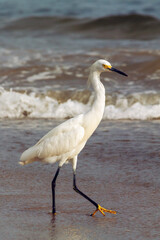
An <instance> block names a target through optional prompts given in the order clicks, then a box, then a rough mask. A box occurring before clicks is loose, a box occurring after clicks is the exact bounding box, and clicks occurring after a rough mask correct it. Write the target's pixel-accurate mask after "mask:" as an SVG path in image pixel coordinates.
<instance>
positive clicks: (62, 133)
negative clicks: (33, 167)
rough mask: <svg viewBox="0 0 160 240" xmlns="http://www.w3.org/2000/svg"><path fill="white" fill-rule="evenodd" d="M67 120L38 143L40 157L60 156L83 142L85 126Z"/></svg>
mask: <svg viewBox="0 0 160 240" xmlns="http://www.w3.org/2000/svg"><path fill="white" fill-rule="evenodd" d="M67 122H68V121H67ZM67 122H66V124H61V125H59V126H58V127H57V128H55V129H53V130H51V131H50V132H49V133H48V134H47V135H45V136H44V137H43V138H42V139H41V140H40V141H39V142H38V143H37V144H36V149H37V157H38V158H40V159H44V158H48V157H52V156H60V155H62V154H65V153H67V152H70V151H72V150H73V149H74V148H75V147H77V146H78V145H79V144H80V143H81V141H82V140H83V137H84V128H83V127H82V126H81V125H80V124H78V123H77V124H71V122H68V123H67Z"/></svg>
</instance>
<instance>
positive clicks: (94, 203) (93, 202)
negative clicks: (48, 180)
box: [73, 173, 98, 208]
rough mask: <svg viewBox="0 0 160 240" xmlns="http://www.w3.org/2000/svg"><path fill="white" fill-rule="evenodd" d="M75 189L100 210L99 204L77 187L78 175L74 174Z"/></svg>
mask: <svg viewBox="0 0 160 240" xmlns="http://www.w3.org/2000/svg"><path fill="white" fill-rule="evenodd" d="M73 189H74V190H75V191H76V192H77V193H79V194H80V195H81V196H82V197H84V198H86V199H87V200H88V201H90V202H91V203H92V204H93V205H94V206H95V207H96V208H98V204H97V203H96V202H95V201H93V200H92V199H91V198H89V197H88V196H87V195H85V194H84V193H83V192H81V191H80V190H79V189H78V188H77V186H76V174H75V173H74V174H73Z"/></svg>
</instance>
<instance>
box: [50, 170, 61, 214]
mask: <svg viewBox="0 0 160 240" xmlns="http://www.w3.org/2000/svg"><path fill="white" fill-rule="evenodd" d="M59 171H60V167H58V169H57V172H56V174H55V176H54V178H53V180H52V213H55V212H56V206H55V187H56V179H57V177H58V174H59Z"/></svg>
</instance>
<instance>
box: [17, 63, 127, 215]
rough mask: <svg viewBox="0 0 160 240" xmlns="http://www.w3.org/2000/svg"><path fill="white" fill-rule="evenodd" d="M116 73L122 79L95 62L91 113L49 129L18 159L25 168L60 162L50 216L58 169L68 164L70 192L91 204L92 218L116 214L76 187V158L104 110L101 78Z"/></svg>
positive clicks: (113, 69) (54, 179)
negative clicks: (69, 169)
mask: <svg viewBox="0 0 160 240" xmlns="http://www.w3.org/2000/svg"><path fill="white" fill-rule="evenodd" d="M107 71H115V72H117V73H120V74H122V75H124V76H127V74H125V73H124V72H121V71H119V70H117V69H115V68H113V67H112V66H111V64H110V63H109V62H108V61H106V60H103V59H100V60H98V61H96V62H95V63H94V64H93V65H92V66H91V68H90V73H89V78H88V80H89V82H90V83H91V85H92V87H93V89H94V93H95V98H94V102H93V105H92V107H91V109H90V110H89V111H88V112H86V113H84V114H80V115H78V116H76V117H74V118H71V119H69V120H67V121H65V122H63V123H62V124H60V125H59V126H57V127H55V128H54V129H52V130H51V131H50V132H48V133H47V134H46V135H45V136H44V137H42V138H41V139H40V140H39V141H38V142H37V143H36V144H35V145H34V146H32V147H30V148H29V149H27V150H26V151H24V152H23V153H22V155H21V158H20V162H19V163H20V164H21V165H25V164H28V163H32V162H34V161H39V162H47V163H55V162H59V166H58V169H57V171H56V174H55V176H54V178H53V180H52V213H53V214H54V213H55V212H56V208H55V186H56V179H57V176H58V174H59V171H60V168H61V167H62V166H63V164H64V163H67V162H71V163H72V167H73V189H74V190H75V191H76V192H77V193H79V194H80V195H81V196H83V197H84V198H86V199H87V200H88V201H90V202H91V203H92V204H93V205H94V206H95V207H96V210H95V211H94V213H93V214H91V215H92V216H94V215H95V213H96V212H97V211H100V212H101V213H102V214H103V215H104V216H105V214H104V212H109V213H113V214H116V212H115V211H112V210H108V209H105V208H103V207H101V206H100V205H99V204H97V203H96V202H95V201H93V200H92V199H91V198H89V197H88V196H87V195H85V194H84V193H83V192H81V191H80V190H79V189H78V188H77V186H76V166H77V157H78V154H79V153H80V152H81V150H82V149H83V148H84V146H85V144H86V142H87V140H88V139H89V138H90V136H91V135H92V134H93V132H94V131H95V129H96V128H97V126H98V125H99V123H100V121H101V119H102V117H103V113H104V108H105V88H104V86H103V84H102V83H101V81H100V74H101V73H102V72H107Z"/></svg>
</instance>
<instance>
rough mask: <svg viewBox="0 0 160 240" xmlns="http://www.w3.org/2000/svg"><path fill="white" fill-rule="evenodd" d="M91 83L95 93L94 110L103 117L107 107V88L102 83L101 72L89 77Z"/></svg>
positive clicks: (92, 73) (91, 74) (93, 73)
mask: <svg viewBox="0 0 160 240" xmlns="http://www.w3.org/2000/svg"><path fill="white" fill-rule="evenodd" d="M89 81H90V82H91V84H92V87H93V89H94V92H95V99H94V102H93V106H92V109H93V110H94V111H96V112H97V113H99V114H101V115H102V116H103V112H104V107H105V88H104V86H103V84H102V83H101V81H100V72H97V71H93V72H91V73H90V75H89Z"/></svg>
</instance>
